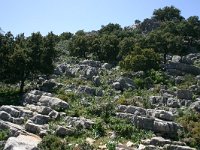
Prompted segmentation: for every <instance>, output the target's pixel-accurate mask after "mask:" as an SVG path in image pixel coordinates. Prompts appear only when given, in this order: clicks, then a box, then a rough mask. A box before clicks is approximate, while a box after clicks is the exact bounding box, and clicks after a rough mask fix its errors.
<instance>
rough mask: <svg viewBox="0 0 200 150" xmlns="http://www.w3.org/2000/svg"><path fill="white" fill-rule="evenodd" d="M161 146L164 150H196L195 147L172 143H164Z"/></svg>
mask: <svg viewBox="0 0 200 150" xmlns="http://www.w3.org/2000/svg"><path fill="white" fill-rule="evenodd" d="M163 148H164V149H165V150H196V149H195V148H191V147H189V146H182V145H172V144H166V145H165V146H164V147H163Z"/></svg>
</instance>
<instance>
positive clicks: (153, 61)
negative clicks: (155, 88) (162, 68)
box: [120, 47, 161, 71]
mask: <svg viewBox="0 0 200 150" xmlns="http://www.w3.org/2000/svg"><path fill="white" fill-rule="evenodd" d="M160 60H161V59H160V56H159V54H157V53H156V52H154V50H153V49H141V48H139V47H136V48H135V49H134V51H133V52H132V53H131V54H129V55H127V56H126V57H125V58H124V60H122V61H121V62H120V66H121V67H122V68H124V69H125V70H133V71H148V70H151V69H155V70H157V69H159V65H160Z"/></svg>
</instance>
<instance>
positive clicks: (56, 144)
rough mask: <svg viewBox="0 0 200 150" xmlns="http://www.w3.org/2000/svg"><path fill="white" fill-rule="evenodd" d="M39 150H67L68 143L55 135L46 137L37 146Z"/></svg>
mask: <svg viewBox="0 0 200 150" xmlns="http://www.w3.org/2000/svg"><path fill="white" fill-rule="evenodd" d="M38 147H39V149H40V150H65V149H69V146H68V143H67V142H66V141H65V140H64V139H61V138H59V137H56V136H55V135H47V136H45V137H44V138H43V139H42V142H41V143H40V144H39V145H38Z"/></svg>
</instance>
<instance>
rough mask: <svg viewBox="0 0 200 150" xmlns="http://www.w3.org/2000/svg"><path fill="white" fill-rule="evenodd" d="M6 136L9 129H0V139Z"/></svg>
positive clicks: (5, 138)
mask: <svg viewBox="0 0 200 150" xmlns="http://www.w3.org/2000/svg"><path fill="white" fill-rule="evenodd" d="M8 137H9V131H7V130H1V129H0V141H4V140H7V139H8Z"/></svg>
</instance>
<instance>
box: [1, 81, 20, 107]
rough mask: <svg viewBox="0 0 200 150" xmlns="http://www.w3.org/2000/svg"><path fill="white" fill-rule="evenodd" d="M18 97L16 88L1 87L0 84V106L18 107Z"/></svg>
mask: <svg viewBox="0 0 200 150" xmlns="http://www.w3.org/2000/svg"><path fill="white" fill-rule="evenodd" d="M19 103H20V95H19V90H17V87H14V86H6V85H1V83H0V106H1V105H19Z"/></svg>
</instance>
